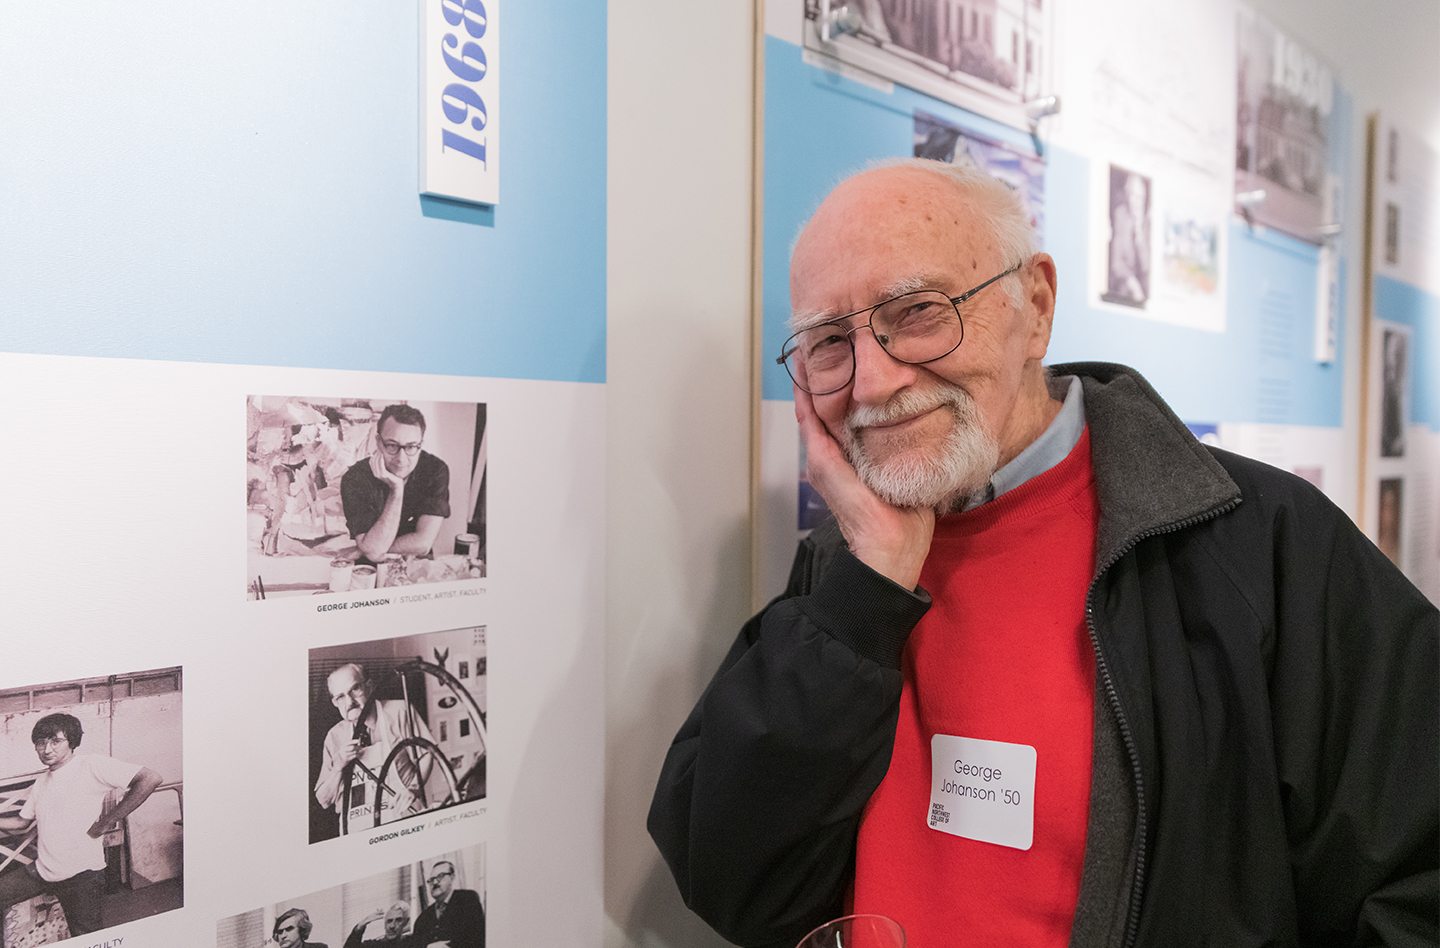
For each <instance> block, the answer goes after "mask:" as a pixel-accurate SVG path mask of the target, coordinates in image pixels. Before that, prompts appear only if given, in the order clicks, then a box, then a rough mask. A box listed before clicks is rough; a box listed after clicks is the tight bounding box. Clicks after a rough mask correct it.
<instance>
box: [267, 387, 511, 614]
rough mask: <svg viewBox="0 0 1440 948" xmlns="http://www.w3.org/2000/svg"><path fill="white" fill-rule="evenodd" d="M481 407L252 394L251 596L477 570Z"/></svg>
mask: <svg viewBox="0 0 1440 948" xmlns="http://www.w3.org/2000/svg"><path fill="white" fill-rule="evenodd" d="M485 409H486V406H485V405H483V404H475V403H473V402H433V401H431V402H427V401H392V400H387V399H374V398H304V397H299V396H286V395H251V396H250V397H249V398H248V400H247V403H246V463H247V472H246V504H247V510H246V556H247V563H248V575H247V577H246V595H247V596H248V598H249V599H252V600H257V599H268V598H272V597H280V596H297V595H300V596H307V595H323V594H328V593H338V592H347V591H349V590H352V589H374V588H377V587H384V586H406V585H412V584H420V583H435V582H444V581H447V580H459V579H477V578H481V577H484V576H485V574H486V547H485V524H486V517H485V509H486V479H485V474H486V447H487V445H486V438H485V416H486V411H485Z"/></svg>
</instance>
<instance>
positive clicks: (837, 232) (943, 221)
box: [790, 158, 1035, 323]
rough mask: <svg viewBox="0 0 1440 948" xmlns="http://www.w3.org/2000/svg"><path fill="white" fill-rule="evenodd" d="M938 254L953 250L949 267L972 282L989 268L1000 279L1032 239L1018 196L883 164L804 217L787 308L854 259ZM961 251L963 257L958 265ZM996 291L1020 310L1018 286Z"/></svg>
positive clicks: (975, 174) (970, 178)
mask: <svg viewBox="0 0 1440 948" xmlns="http://www.w3.org/2000/svg"><path fill="white" fill-rule="evenodd" d="M962 243H963V244H964V245H965V246H964V247H961V246H960V245H961V244H962ZM937 247H948V248H951V250H952V251H953V254H952V257H953V258H952V259H951V260H950V261H948V262H949V263H950V264H952V265H954V264H959V265H962V266H963V267H964V269H966V270H967V271H968V272H969V273H971V274H972V275H978V274H980V273H982V272H985V271H986V268H987V267H994V266H995V265H1000V264H1002V263H1003V265H1002V266H1000V267H999V269H997V270H995V272H999V270H1001V269H1005V268H1007V267H1009V266H1010V265H1012V264H1014V263H1016V262H1019V261H1022V260H1028V259H1029V258H1030V257H1031V256H1032V255H1033V254H1034V252H1035V240H1034V233H1033V230H1032V229H1031V226H1030V220H1029V216H1028V214H1027V212H1026V210H1025V208H1024V206H1023V205H1022V203H1021V201H1020V198H1019V196H1018V195H1017V194H1016V192H1014V191H1012V190H1011V189H1010V187H1009V186H1008V185H1006V184H1005V183H1004V182H1002V181H1000V180H998V179H996V178H992V177H990V176H989V175H987V174H985V173H983V172H981V171H979V170H977V169H975V168H970V167H966V166H964V165H953V164H947V163H944V162H939V161H930V160H926V159H919V158H913V159H904V160H900V161H895V162H889V163H886V164H883V165H880V166H877V167H875V168H872V169H870V170H868V171H863V172H861V173H859V174H856V175H853V176H852V177H850V178H847V179H845V180H844V181H842V182H841V183H840V184H839V185H838V186H837V187H836V188H835V190H833V191H831V192H830V194H829V196H827V197H826V199H825V200H824V202H823V203H822V204H821V205H820V207H819V209H817V210H816V211H815V214H814V216H812V217H811V218H810V221H809V223H808V224H806V226H805V228H804V230H803V231H802V233H801V235H800V237H799V239H798V240H797V241H796V244H795V251H794V255H793V257H792V259H791V268H790V288H791V298H792V302H794V298H795V296H796V290H797V288H801V287H804V286H806V285H807V284H812V283H815V282H817V281H824V280H825V279H826V278H827V275H828V274H832V273H835V272H837V271H841V270H843V269H845V268H848V267H850V266H852V265H853V262H854V260H856V259H857V258H859V259H865V260H872V261H873V260H877V259H887V258H889V257H890V256H892V255H897V254H899V255H913V254H914V252H915V251H917V250H920V249H922V248H937ZM965 252H968V253H969V257H968V258H967V259H962V257H963V256H964V253H965ZM934 276H939V274H922V273H915V274H912V275H911V276H910V277H909V278H908V279H907V280H906V281H903V282H899V283H897V284H896V285H894V286H886V287H883V289H894V290H895V291H896V292H903V291H904V290H906V289H915V288H918V287H919V285H921V284H923V282H924V279H925V278H926V277H934ZM979 279H985V277H980V278H979ZM976 282H978V279H977V280H976ZM911 284H914V285H911ZM1000 289H1001V290H1002V292H1006V293H1007V294H1009V295H1010V297H1011V299H1012V302H1014V303H1015V304H1016V305H1019V304H1020V302H1021V283H1020V280H1019V279H1015V280H1006V281H1002V283H1001V285H1000ZM889 295H895V294H894V293H891V294H889ZM857 308H858V307H857ZM794 315H795V321H796V322H797V323H803V321H804V320H805V318H806V317H808V316H817V315H819V314H817V313H810V312H807V311H805V310H804V309H802V308H801V307H800V306H798V305H797V306H795V307H794ZM836 315H841V314H836Z"/></svg>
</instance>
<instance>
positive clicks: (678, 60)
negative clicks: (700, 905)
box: [605, 0, 1440, 948]
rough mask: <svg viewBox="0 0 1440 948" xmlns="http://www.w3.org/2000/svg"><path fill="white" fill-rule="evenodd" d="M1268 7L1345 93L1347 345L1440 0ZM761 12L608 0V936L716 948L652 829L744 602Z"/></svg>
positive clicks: (1437, 116)
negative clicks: (1382, 193) (1369, 214)
mask: <svg viewBox="0 0 1440 948" xmlns="http://www.w3.org/2000/svg"><path fill="white" fill-rule="evenodd" d="M1067 2H1079V0H1067ZM757 3H763V0H757ZM1255 5H1256V6H1257V7H1258V8H1259V9H1260V10H1261V11H1262V12H1263V13H1265V14H1266V15H1267V16H1269V17H1270V18H1271V19H1273V20H1275V21H1276V22H1277V24H1279V25H1280V26H1282V27H1283V28H1284V29H1286V30H1287V31H1289V32H1291V33H1292V34H1293V35H1294V36H1295V37H1296V38H1298V39H1300V40H1302V41H1304V42H1306V43H1308V44H1310V45H1311V46H1312V48H1314V49H1315V50H1316V51H1317V52H1319V53H1321V54H1322V55H1324V56H1325V57H1326V58H1327V59H1329V60H1330V61H1331V62H1332V63H1333V64H1334V65H1335V66H1336V67H1337V69H1338V71H1339V75H1340V78H1341V81H1342V82H1344V83H1345V85H1346V86H1347V88H1348V89H1349V90H1350V92H1351V94H1352V95H1353V96H1354V105H1355V111H1354V114H1355V117H1356V121H1357V127H1356V128H1355V129H1354V136H1353V140H1354V142H1355V151H1354V153H1353V155H1352V168H1353V173H1354V175H1355V178H1354V180H1355V181H1356V186H1355V187H1354V188H1353V189H1352V194H1351V196H1350V202H1349V204H1350V206H1349V208H1347V211H1348V214H1349V217H1348V219H1349V220H1351V221H1354V222H1355V226H1354V227H1352V228H1351V234H1350V237H1349V238H1348V239H1349V241H1350V244H1349V246H1348V247H1347V252H1348V254H1349V256H1350V283H1349V289H1350V298H1349V300H1348V301H1347V313H1348V314H1349V317H1348V318H1349V324H1348V325H1349V326H1350V328H1351V335H1352V338H1350V339H1349V340H1347V346H1348V351H1349V352H1351V353H1355V352H1358V337H1355V336H1354V329H1355V327H1356V325H1357V324H1358V314H1359V312H1360V307H1359V283H1360V280H1359V273H1360V270H1359V259H1360V257H1359V252H1360V245H1359V221H1360V220H1361V208H1360V200H1361V194H1360V190H1361V187H1360V185H1361V182H1362V181H1363V178H1362V177H1361V176H1362V174H1363V168H1364V165H1363V140H1364V136H1363V131H1364V127H1363V120H1364V116H1365V115H1366V114H1367V113H1368V112H1370V111H1372V110H1373V109H1376V108H1382V107H1383V108H1384V109H1386V110H1387V111H1389V112H1391V113H1393V114H1394V115H1395V116H1396V117H1397V118H1399V119H1400V120H1401V121H1403V122H1405V123H1406V124H1408V125H1410V126H1411V127H1413V128H1414V129H1415V130H1416V131H1417V132H1419V133H1420V134H1422V135H1424V136H1425V137H1426V138H1428V139H1429V140H1430V142H1431V143H1432V145H1436V147H1437V148H1440V84H1437V82H1436V81H1435V73H1434V58H1435V51H1436V50H1437V48H1440V0H1374V2H1371V3H1368V4H1365V5H1363V6H1361V5H1358V4H1354V3H1351V2H1349V0H1256V3H1255ZM753 15H754V13H753V11H752V10H751V9H749V8H748V6H747V5H746V4H743V3H731V4H704V5H700V4H680V3H673V2H666V0H610V5H609V27H610V36H609V52H610V63H609V113H608V114H609V172H608V175H609V194H608V197H609V207H608V211H607V213H608V254H609V259H608V265H607V267H608V269H607V274H608V282H609V286H608V306H609V342H608V365H607V373H608V386H607V388H608V398H609V409H608V419H607V425H608V431H609V446H608V456H607V463H606V477H607V480H608V485H609V488H608V490H609V493H608V497H609V499H608V517H607V531H608V534H607V556H608V567H607V568H608V573H609V580H608V599H609V603H608V608H607V616H608V633H607V634H608V642H607V675H608V698H607V709H606V714H607V720H606V734H607V747H606V765H607V773H606V804H605V818H606V826H605V847H606V851H605V910H606V936H605V944H606V945H607V946H608V948H618V946H630V945H637V946H638V945H643V946H673V948H681V946H684V948H705V946H718V945H723V944H725V943H724V942H723V941H721V940H720V939H719V938H717V937H716V936H715V935H714V934H713V933H712V932H710V930H709V929H708V928H707V927H706V926H705V925H704V924H702V923H700V922H699V921H697V920H696V919H695V918H694V916H693V915H691V914H690V913H689V912H688V911H687V910H686V909H685V908H684V907H683V906H682V905H681V904H680V900H679V896H678V893H677V892H676V889H675V885H674V883H673V882H672V881H671V879H670V876H669V873H668V872H667V871H666V869H665V867H664V864H663V863H662V862H661V860H660V857H659V855H658V853H657V852H656V850H655V847H654V845H653V844H652V843H651V841H650V838H649V836H648V835H647V834H646V832H645V825H644V822H645V813H646V810H647V809H648V807H649V803H650V794H651V791H652V790H653V787H654V781H655V778H656V775H657V773H658V771H659V767H660V762H661V760H662V758H663V756H664V753H665V749H666V747H667V746H668V744H669V741H670V739H671V737H672V736H673V735H674V732H675V729H676V728H677V727H678V726H679V725H680V723H681V721H682V720H683V719H684V717H685V715H686V713H688V711H689V709H690V707H691V705H692V704H693V702H694V700H695V698H696V697H697V696H698V694H699V692H700V690H701V689H702V688H703V687H704V685H705V682H706V681H707V680H708V679H709V676H710V674H711V672H712V671H713V670H714V668H715V666H716V664H717V663H718V662H719V659H720V657H721V655H722V654H723V653H724V651H725V649H726V648H727V647H728V645H729V643H730V641H731V639H732V638H733V636H734V634H735V632H736V630H737V629H738V628H739V625H740V624H741V622H743V621H744V619H745V618H746V617H747V612H748V606H747V599H748V589H747V585H748V579H747V577H748V575H749V529H748V522H747V516H748V495H747V476H748V475H747V463H748V450H749V442H748V437H749V433H748V396H747V391H748V389H747V385H748V377H747V365H746V345H747V343H746V326H747V324H746V319H747V310H748V304H747V300H748V286H749V272H748V252H749V223H750V221H749V200H750V178H749V162H750V101H751V99H750V96H751V86H750V81H751V76H750V66H751V24H752V16H753ZM1355 365H1356V363H1355V360H1354V359H1353V358H1352V359H1350V360H1349V362H1348V366H1349V368H1348V369H1347V371H1349V372H1350V375H1351V378H1350V380H1349V384H1348V386H1347V405H1349V406H1352V407H1347V414H1346V426H1347V428H1348V429H1349V430H1351V431H1354V430H1356V429H1355V420H1356V419H1355V418H1354V414H1355V412H1354V408H1353V404H1354V395H1355V392H1356V391H1357V387H1358V381H1357V380H1358V375H1356V373H1355ZM1352 477H1353V474H1352Z"/></svg>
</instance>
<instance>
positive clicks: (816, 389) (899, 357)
mask: <svg viewBox="0 0 1440 948" xmlns="http://www.w3.org/2000/svg"><path fill="white" fill-rule="evenodd" d="M1023 265H1024V263H1023V261H1022V262H1021V263H1017V264H1015V266H1013V267H1011V268H1010V269H1009V270H1006V271H1005V272H1004V273H1001V274H999V275H998V276H993V277H991V278H990V279H988V280H986V281H985V282H984V283H981V284H980V285H979V286H977V287H975V288H974V289H969V290H966V291H965V292H964V293H961V294H960V295H959V296H946V295H945V294H944V293H942V292H940V291H939V290H916V291H915V292H913V293H902V294H900V295H899V296H894V297H891V298H890V299H888V300H885V301H884V302H881V303H876V304H875V305H874V306H871V307H869V308H868V309H859V310H856V311H855V312H853V313H849V314H847V315H845V316H839V317H836V318H835V319H832V320H830V321H829V322H824V323H821V324H820V325H818V326H811V327H810V328H809V329H802V330H800V331H799V332H797V333H795V335H793V336H791V337H790V338H789V339H786V340H785V345H784V346H782V347H781V353H782V354H781V356H780V358H778V359H776V360H775V362H776V363H777V364H779V365H783V366H785V371H786V372H789V373H790V378H791V379H793V380H794V381H795V384H796V385H798V386H800V390H801V391H804V392H808V393H810V394H811V395H829V394H830V393H831V392H838V391H840V390H841V389H842V388H844V387H845V386H846V385H849V384H850V380H851V379H852V378H854V377H855V339H854V336H855V333H856V332H858V331H859V330H861V329H865V328H867V327H868V328H869V330H870V332H871V333H873V334H874V336H875V341H876V342H878V343H879V344H880V348H882V349H884V350H885V352H886V354H888V355H889V356H890V357H891V358H892V359H895V360H896V361H897V362H904V363H906V364H907V365H923V364H925V363H926V362H934V361H935V360H936V359H943V358H945V356H947V355H949V354H950V353H952V352H954V351H955V350H956V349H958V348H960V343H961V342H963V341H964V339H965V322H964V320H962V319H961V318H960V304H961V303H963V302H965V301H966V300H968V299H970V297H972V296H974V295H975V294H976V293H979V292H980V291H981V290H983V289H985V287H987V286H989V285H990V284H991V283H994V282H995V281H996V280H1000V279H1003V278H1005V277H1007V276H1009V275H1010V274H1012V273H1014V272H1015V271H1016V270H1019V269H1020V268H1021V267H1022V266H1023ZM867 316H868V318H867V319H865V321H864V322H863V323H860V322H857V324H856V325H853V326H850V327H849V328H846V324H847V323H849V322H850V321H852V320H856V321H858V320H860V319H862V318H864V317H867Z"/></svg>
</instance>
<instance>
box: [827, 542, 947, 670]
mask: <svg viewBox="0 0 1440 948" xmlns="http://www.w3.org/2000/svg"><path fill="white" fill-rule="evenodd" d="M800 608H801V611H803V612H804V613H805V614H806V615H808V616H809V617H810V618H811V619H812V620H813V621H814V622H815V624H816V625H818V626H819V627H820V628H822V629H824V630H825V631H826V632H828V633H830V636H831V637H832V638H834V639H835V640H836V641H838V642H840V643H842V644H844V645H847V646H849V647H850V648H851V649H853V650H854V651H855V652H857V653H858V654H860V655H863V656H865V657H866V658H868V659H870V660H871V661H873V662H875V663H876V664H879V665H883V666H885V667H887V668H895V669H898V668H899V667H900V653H901V652H902V651H904V649H905V641H906V640H907V639H908V638H909V637H910V632H911V631H912V630H913V629H914V628H915V625H916V623H918V622H919V621H920V618H921V616H923V615H925V613H926V612H928V611H929V609H930V594H929V593H927V592H926V591H925V590H923V589H921V588H919V587H918V586H917V587H916V588H915V590H914V591H913V592H912V591H910V590H908V589H905V588H903V587H901V586H899V585H897V584H896V583H895V582H894V581H893V580H891V579H889V578H888V577H885V576H882V575H880V574H879V573H877V572H875V570H873V569H871V568H870V567H868V566H866V565H865V564H864V563H862V562H860V561H859V560H858V559H856V558H855V554H853V553H851V552H850V551H849V550H845V549H842V550H840V551H839V552H838V553H837V554H836V556H835V560H834V562H832V563H831V564H830V568H829V569H827V570H826V571H825V575H824V577H823V578H822V579H821V580H820V584H819V585H818V586H816V587H815V589H814V590H813V591H812V592H811V594H810V595H809V596H806V597H805V598H804V599H803V600H802V601H801V603H800Z"/></svg>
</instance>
